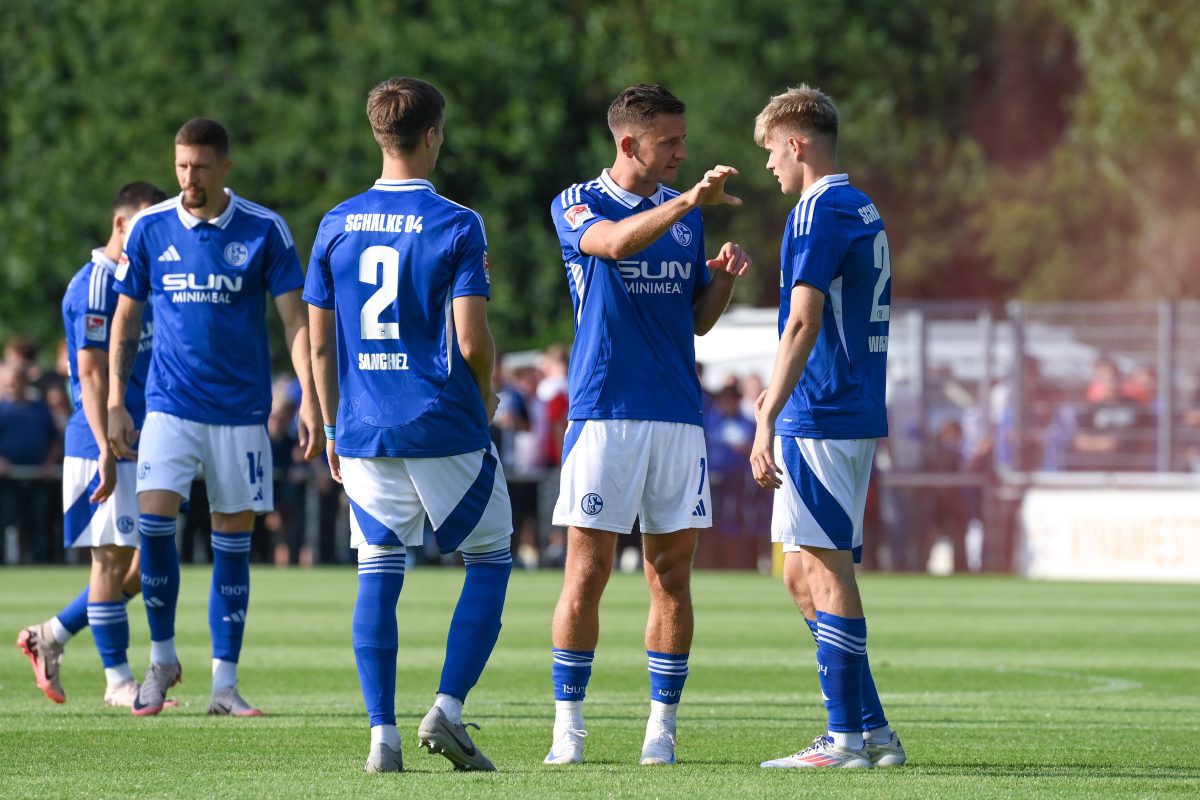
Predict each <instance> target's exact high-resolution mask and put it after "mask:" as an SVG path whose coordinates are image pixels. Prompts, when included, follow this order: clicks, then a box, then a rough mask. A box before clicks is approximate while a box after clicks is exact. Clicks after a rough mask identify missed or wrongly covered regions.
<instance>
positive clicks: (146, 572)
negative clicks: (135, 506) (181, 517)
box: [138, 514, 179, 660]
mask: <svg viewBox="0 0 1200 800" xmlns="http://www.w3.org/2000/svg"><path fill="white" fill-rule="evenodd" d="M138 531H139V533H140V538H141V545H142V567H141V569H142V598H143V600H144V602H145V604H146V619H147V621H148V622H149V623H150V641H151V642H168V641H169V642H171V647H170V650H172V651H173V650H174V639H175V606H176V604H177V603H178V602H179V551H178V550H177V549H176V548H175V518H174V517H163V516H159V515H157V514H142V515H141V516H139V517H138ZM153 655H154V654H153V653H152V654H151V659H152V660H153Z"/></svg>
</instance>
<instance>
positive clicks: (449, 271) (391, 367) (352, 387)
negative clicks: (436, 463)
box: [304, 180, 491, 458]
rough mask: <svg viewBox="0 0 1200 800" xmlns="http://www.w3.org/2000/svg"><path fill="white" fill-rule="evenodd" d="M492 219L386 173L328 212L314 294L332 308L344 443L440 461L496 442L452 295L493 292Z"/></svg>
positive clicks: (311, 268) (313, 271)
mask: <svg viewBox="0 0 1200 800" xmlns="http://www.w3.org/2000/svg"><path fill="white" fill-rule="evenodd" d="M487 269H488V264H487V237H486V235H485V234H484V229H483V220H482V219H481V218H480V216H479V215H478V214H476V213H475V212H474V211H472V210H471V209H469V208H466V207H465V206H460V205H459V204H458V203H454V202H451V201H450V200H447V199H446V198H444V197H442V196H441V195H439V194H437V193H436V192H435V191H434V189H433V184H431V183H430V182H429V181H424V180H406V181H392V180H379V181H376V182H375V186H374V187H372V188H371V189H370V190H369V191H367V192H365V193H363V194H360V195H357V196H356V197H351V198H350V199H349V200H346V201H345V202H344V203H342V204H341V205H339V206H337V207H336V208H334V209H333V210H332V211H330V212H329V213H328V214H326V215H325V218H324V219H322V220H321V227H320V229H319V230H318V231H317V238H316V241H314V242H313V251H312V259H311V260H310V261H309V264H308V277H307V279H306V281H305V286H304V300H305V302H307V303H309V304H311V305H314V306H317V307H318V308H325V309H333V310H334V311H335V320H336V328H337V364H338V387H339V391H340V396H341V402H340V403H339V405H338V413H337V452H338V453H339V454H340V455H345V456H353V457H358V458H372V457H381V456H382V457H389V458H436V457H442V456H453V455H460V454H462V453H470V452H473V451H476V450H485V449H487V448H488V447H489V446H490V445H491V438H490V437H489V435H488V420H487V410H486V409H485V408H484V405H483V398H482V397H481V396H480V394H479V387H478V384H476V382H475V378H474V376H473V375H472V374H471V370H470V368H469V367H468V366H467V362H466V360H465V359H464V358H463V356H462V352H461V351H460V350H459V347H458V337H457V336H456V334H455V332H454V315H453V311H452V303H451V301H452V300H453V299H454V298H456V297H467V296H472V295H474V296H479V297H490V295H491V289H490V287H489V278H488V272H487Z"/></svg>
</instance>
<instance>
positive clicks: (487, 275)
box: [483, 250, 492, 286]
mask: <svg viewBox="0 0 1200 800" xmlns="http://www.w3.org/2000/svg"><path fill="white" fill-rule="evenodd" d="M491 269H492V265H491V264H489V263H488V257H487V251H486V250H484V251H483V279H484V280H485V281H487V285H488V286H491V285H492V273H491Z"/></svg>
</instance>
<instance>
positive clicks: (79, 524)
mask: <svg viewBox="0 0 1200 800" xmlns="http://www.w3.org/2000/svg"><path fill="white" fill-rule="evenodd" d="M99 485H100V473H99V471H97V472H96V474H95V475H93V476H92V479H91V480H90V481H88V485H87V487H85V488H84V490H83V491H82V492H81V493H80V495H79V497H77V498H75V502H74V503H72V504H71V507H70V508H68V509H67V510H66V511H65V512H63V540H64V542H65V544H66V546H67V547H70V546H71V545H73V544H75V540H76V539H78V538H79V537H80V536H82V535H83V532H84V531H85V530H87V527H88V525H91V524H92V518H93V517H95V516H96V510H97V509H98V508H100V505H99V504H97V503H92V502H91V501H89V500H88V498H89V497H91V496H92V492H94V491H96V487H97V486H99ZM93 541H95V540H93Z"/></svg>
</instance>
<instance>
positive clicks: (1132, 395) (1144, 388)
mask: <svg viewBox="0 0 1200 800" xmlns="http://www.w3.org/2000/svg"><path fill="white" fill-rule="evenodd" d="M1121 396H1122V397H1124V398H1126V399H1128V400H1133V401H1134V402H1135V403H1141V404H1142V405H1144V406H1147V407H1149V408H1152V409H1154V410H1155V412H1157V411H1158V408H1157V403H1158V373H1156V372H1155V371H1154V368H1153V367H1150V366H1148V365H1146V364H1138V365H1137V366H1136V367H1134V368H1133V371H1132V372H1130V373H1129V377H1127V378H1126V379H1125V380H1124V381H1122V382H1121Z"/></svg>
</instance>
